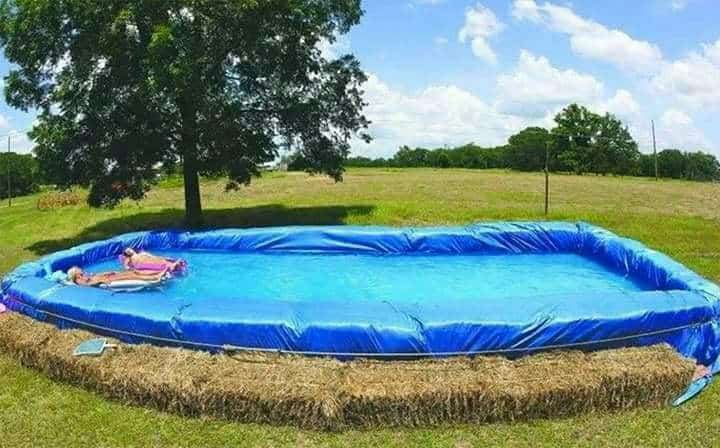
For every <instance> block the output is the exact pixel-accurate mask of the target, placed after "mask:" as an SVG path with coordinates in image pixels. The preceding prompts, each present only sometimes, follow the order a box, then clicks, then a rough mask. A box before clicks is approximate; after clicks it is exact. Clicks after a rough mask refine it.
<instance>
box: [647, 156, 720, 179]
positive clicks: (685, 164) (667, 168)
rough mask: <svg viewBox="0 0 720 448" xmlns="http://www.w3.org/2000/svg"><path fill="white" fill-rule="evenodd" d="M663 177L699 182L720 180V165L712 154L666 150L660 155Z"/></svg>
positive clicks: (660, 171) (659, 169)
mask: <svg viewBox="0 0 720 448" xmlns="http://www.w3.org/2000/svg"><path fill="white" fill-rule="evenodd" d="M658 171H659V173H660V176H662V177H670V178H673V179H687V180H697V181H712V180H720V163H719V162H718V160H717V159H716V158H715V156H713V155H712V154H706V153H703V152H682V151H680V150H679V149H665V150H663V151H660V152H659V153H658Z"/></svg>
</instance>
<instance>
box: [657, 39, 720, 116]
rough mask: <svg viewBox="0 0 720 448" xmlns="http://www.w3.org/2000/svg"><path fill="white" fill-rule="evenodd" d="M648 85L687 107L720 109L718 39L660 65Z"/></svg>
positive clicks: (719, 53)
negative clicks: (698, 50)
mask: <svg viewBox="0 0 720 448" xmlns="http://www.w3.org/2000/svg"><path fill="white" fill-rule="evenodd" d="M651 85H652V87H653V88H655V89H656V90H657V91H658V92H659V93H661V94H669V95H672V96H674V97H675V99H676V100H677V101H679V102H680V103H681V104H682V105H684V106H686V107H689V108H702V107H710V108H714V109H718V108H720V40H718V41H717V42H715V43H714V44H711V45H703V48H702V51H701V52H692V53H690V54H688V55H687V56H686V57H684V58H681V59H678V60H676V61H673V62H668V63H665V64H663V66H662V69H661V70H660V72H659V73H658V74H657V75H656V76H654V77H653V79H652V81H651Z"/></svg>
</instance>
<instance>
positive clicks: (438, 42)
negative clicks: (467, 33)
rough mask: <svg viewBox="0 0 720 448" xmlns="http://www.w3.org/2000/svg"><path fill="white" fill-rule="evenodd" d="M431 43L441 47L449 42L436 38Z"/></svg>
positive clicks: (446, 39) (445, 38)
mask: <svg viewBox="0 0 720 448" xmlns="http://www.w3.org/2000/svg"><path fill="white" fill-rule="evenodd" d="M433 42H434V43H435V45H440V46H443V45H447V44H448V42H449V40H448V38H447V37H444V36H437V37H435V38H434V39H433Z"/></svg>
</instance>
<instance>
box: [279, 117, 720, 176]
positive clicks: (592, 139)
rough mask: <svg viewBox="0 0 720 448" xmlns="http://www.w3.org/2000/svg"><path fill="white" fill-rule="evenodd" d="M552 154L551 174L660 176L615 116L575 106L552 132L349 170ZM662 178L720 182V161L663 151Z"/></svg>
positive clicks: (512, 165)
mask: <svg viewBox="0 0 720 448" xmlns="http://www.w3.org/2000/svg"><path fill="white" fill-rule="evenodd" d="M546 151H547V154H548V155H549V158H548V165H549V168H550V170H551V171H555V172H569V173H575V174H585V173H594V174H600V175H606V174H614V175H620V176H623V175H633V176H654V175H655V160H654V157H653V156H652V155H647V154H642V153H640V151H639V150H638V145H637V143H636V142H635V140H634V139H633V138H632V136H631V135H630V132H629V131H628V129H627V127H626V126H625V125H624V124H623V123H622V122H621V121H620V120H619V119H617V118H616V117H615V116H613V115H612V114H605V115H599V114H596V113H593V112H591V111H590V110H588V109H587V108H585V107H583V106H578V105H576V104H571V105H569V106H568V107H566V108H565V109H563V110H562V111H561V112H560V113H559V114H558V115H557V116H556V117H555V127H554V128H553V129H551V130H549V131H548V130H547V129H544V128H540V127H528V128H526V129H523V130H522V131H520V132H518V133H517V134H515V135H513V136H511V137H510V138H509V139H508V142H507V144H505V145H503V146H497V147H482V146H478V145H475V144H473V143H470V144H466V145H462V146H459V147H456V148H437V149H426V148H410V147H408V146H402V147H400V149H399V150H398V152H396V153H395V155H394V156H393V157H391V158H387V159H386V158H377V159H371V158H368V157H351V158H349V159H348V160H347V161H346V163H345V166H349V167H398V168H401V167H402V168H405V167H433V168H476V169H483V168H506V169H513V170H518V171H541V170H544V169H545V159H546ZM303 165H304V162H303V160H302V158H300V157H291V159H290V160H289V161H288V169H290V170H303V169H305V168H304V166H303ZM658 171H659V175H660V176H662V177H670V178H674V179H689V180H698V181H710V180H720V163H718V160H717V158H715V156H713V155H712V154H706V153H703V152H699V151H698V152H682V151H680V150H677V149H666V150H663V151H660V152H659V153H658Z"/></svg>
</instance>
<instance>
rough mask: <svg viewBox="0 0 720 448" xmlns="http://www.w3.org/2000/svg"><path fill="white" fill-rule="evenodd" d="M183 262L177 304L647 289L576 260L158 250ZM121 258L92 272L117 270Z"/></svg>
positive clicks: (166, 289) (174, 284) (173, 290)
mask: <svg viewBox="0 0 720 448" xmlns="http://www.w3.org/2000/svg"><path fill="white" fill-rule="evenodd" d="M155 253H156V254H158V255H163V256H167V257H172V258H184V259H185V260H187V262H188V264H189V271H188V275H187V276H185V277H180V278H177V279H173V280H172V281H170V282H168V283H167V284H166V285H165V286H163V288H162V290H161V291H162V293H163V295H165V296H171V297H172V298H174V299H179V300H184V299H190V300H192V299H195V300H197V299H201V300H202V299H212V298H223V299H227V298H238V299H242V298H247V299H255V300H283V301H297V302H301V301H309V302H308V303H318V302H322V301H333V300H353V301H385V300H392V301H393V302H395V303H397V302H398V301H400V302H419V301H423V300H433V299H452V300H461V301H462V300H479V299H483V300H484V299H488V300H502V299H509V298H528V299H530V298H532V297H536V296H539V295H542V296H546V295H553V294H576V295H577V294H584V293H589V292H592V291H608V292H609V291H617V292H621V293H630V292H635V291H643V290H649V289H650V287H648V286H646V285H642V284H640V283H638V282H637V281H635V280H634V279H631V278H626V277H623V276H621V275H618V274H616V273H614V272H612V271H610V270H608V269H607V268H605V267H604V266H603V265H601V264H600V263H598V262H596V261H594V260H592V259H590V258H586V257H583V256H580V255H577V254H542V255H535V254H522V255H358V254H298V253H267V252H266V253H237V252H225V251H212V252H211V251H183V252H177V251H162V252H161V251H158V252H155ZM119 268H120V266H119V263H118V262H117V261H116V260H106V261H103V262H100V263H96V264H93V265H90V266H86V270H87V271H89V272H101V271H109V270H118V269H119Z"/></svg>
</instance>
